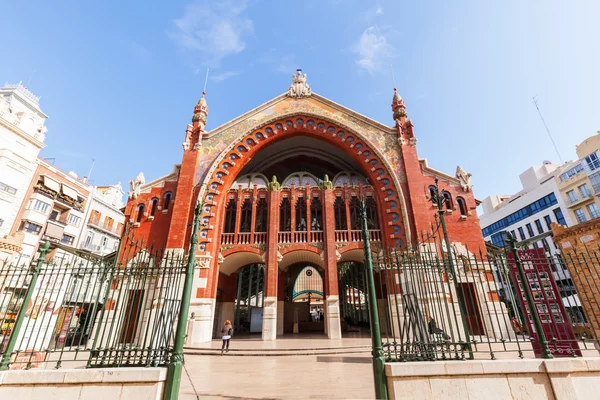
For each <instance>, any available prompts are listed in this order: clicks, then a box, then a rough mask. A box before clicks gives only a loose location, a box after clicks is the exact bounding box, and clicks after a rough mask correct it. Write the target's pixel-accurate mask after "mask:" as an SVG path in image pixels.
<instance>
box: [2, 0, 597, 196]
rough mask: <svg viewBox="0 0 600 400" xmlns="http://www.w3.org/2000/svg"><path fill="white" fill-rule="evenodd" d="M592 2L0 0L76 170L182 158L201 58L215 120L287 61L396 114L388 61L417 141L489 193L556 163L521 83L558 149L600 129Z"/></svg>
mask: <svg viewBox="0 0 600 400" xmlns="http://www.w3.org/2000/svg"><path fill="white" fill-rule="evenodd" d="M83 3H85V4H83ZM492 3H494V4H492ZM57 4H60V5H59V6H57ZM598 15H600V2H598V1H594V0H590V1H583V0H582V1H578V0H577V1H571V2H565V1H559V0H527V1H523V0H506V1H501V2H500V1H497V2H491V1H476V0H472V1H460V0H456V1H451V2H450V1H429V2H417V1H412V2H409V1H398V0H394V1H381V2H373V3H371V2H365V1H341V0H339V1H331V0H330V1H314V0H305V1H295V2H288V1H272V2H270V1H259V0H250V1H231V2H228V1H223V2H207V1H200V2H179V1H170V2H160V3H159V2H156V3H155V4H152V3H151V2H141V1H138V2H133V1H131V2H116V1H113V2H109V1H106V2H94V3H89V2H78V1H70V2H69V1H64V2H59V3H55V2H37V4H31V2H30V3H28V4H24V3H23V2H6V4H3V5H2V16H3V18H2V20H3V37H4V39H5V40H4V41H3V56H2V62H1V63H0V80H4V81H8V82H18V81H20V80H22V81H23V82H24V83H25V82H29V84H28V85H29V88H30V90H32V91H33V92H34V93H35V94H36V95H38V96H41V97H42V99H41V106H42V108H43V110H44V111H45V112H46V113H47V114H48V115H49V116H50V119H49V120H48V122H47V126H48V129H49V131H48V134H47V139H46V143H47V145H48V147H47V148H46V149H44V150H43V151H42V155H43V156H44V157H53V158H55V159H56V164H57V165H59V166H60V167H62V168H63V169H66V170H74V171H75V172H77V173H78V174H79V175H80V176H82V175H86V174H87V172H88V170H89V168H90V165H91V159H92V158H95V159H96V164H95V167H94V170H93V172H92V176H91V179H92V181H93V182H94V183H95V184H109V183H115V182H117V181H121V182H122V183H123V186H124V188H125V189H126V188H127V182H128V181H129V180H130V179H132V178H133V177H134V176H135V175H136V174H137V173H138V172H139V171H143V172H144V174H145V176H146V179H147V180H151V179H154V178H157V177H159V176H161V175H164V174H167V173H169V172H170V171H171V169H172V166H173V164H176V163H179V162H180V160H181V155H182V148H181V143H182V140H183V137H184V133H185V127H186V125H187V124H188V123H189V121H190V118H191V115H192V110H193V107H194V104H195V103H196V101H197V100H198V99H199V97H200V95H201V92H202V87H203V85H204V76H205V70H206V68H210V69H211V72H210V79H209V83H208V90H207V92H208V94H207V99H208V105H209V108H210V114H209V117H208V124H207V129H213V128H215V127H217V126H219V125H221V124H222V123H224V122H226V121H228V120H230V119H232V118H234V117H236V116H237V115H239V114H241V113H243V112H245V111H247V110H249V109H252V108H254V107H256V106H257V105H259V104H261V103H263V102H265V101H267V100H269V99H271V98H273V97H275V96H277V95H279V94H281V93H282V92H284V91H285V90H286V89H287V87H288V86H289V84H290V81H291V78H290V75H291V74H292V73H293V72H294V70H295V69H296V68H302V69H303V70H304V72H306V73H308V82H309V84H310V85H311V87H312V89H313V91H315V92H317V93H319V94H321V95H324V96H326V97H328V98H330V99H332V100H334V101H336V102H338V103H340V104H343V105H345V106H347V107H349V108H351V109H353V110H356V111H357V112H360V113H362V114H364V115H366V116H368V117H371V118H373V119H376V120H378V121H381V122H383V123H385V124H388V125H392V123H393V121H392V117H391V115H392V113H391V109H390V103H391V98H392V88H393V83H392V78H391V75H390V71H389V64H393V65H394V71H395V79H396V86H397V87H398V91H399V93H400V94H401V95H402V97H403V98H404V100H405V102H406V105H407V111H408V114H409V117H410V118H412V120H413V122H414V125H415V132H416V135H417V137H418V139H419V141H418V151H419V155H420V156H421V157H424V158H427V159H428V160H429V164H430V165H431V166H432V167H434V168H437V169H440V170H442V171H445V172H447V173H450V174H453V173H454V171H455V168H456V165H457V164H460V165H462V166H463V167H464V168H465V170H467V171H470V172H472V173H473V183H474V184H475V188H474V190H475V195H476V196H477V197H478V198H480V199H483V198H484V197H485V196H487V195H490V194H495V193H513V192H515V191H518V190H519V188H520V186H519V180H518V174H519V173H520V172H521V171H522V170H524V169H526V168H527V167H529V166H530V165H532V164H540V163H541V162H542V161H543V160H546V159H548V160H551V161H553V162H558V161H559V160H558V156H557V155H556V153H555V151H554V149H553V147H552V144H551V142H550V141H549V139H548V137H547V134H546V132H545V130H544V127H543V125H542V122H541V121H540V118H539V116H538V114H537V111H536V110H535V107H534V105H533V103H532V97H533V96H537V98H538V101H539V105H540V108H541V110H542V112H543V114H544V117H545V119H546V122H547V124H548V126H549V128H550V131H551V132H552V134H553V135H554V138H555V140H556V142H557V145H558V147H559V149H560V152H561V155H562V158H563V159H564V160H565V161H566V160H570V159H573V158H575V145H576V144H577V143H579V142H580V141H582V140H583V139H584V138H586V137H588V136H591V135H592V134H594V133H595V132H596V131H597V130H598V129H600V112H599V110H600V69H599V65H600V40H599V39H600V24H599V23H598ZM2 83H4V82H2Z"/></svg>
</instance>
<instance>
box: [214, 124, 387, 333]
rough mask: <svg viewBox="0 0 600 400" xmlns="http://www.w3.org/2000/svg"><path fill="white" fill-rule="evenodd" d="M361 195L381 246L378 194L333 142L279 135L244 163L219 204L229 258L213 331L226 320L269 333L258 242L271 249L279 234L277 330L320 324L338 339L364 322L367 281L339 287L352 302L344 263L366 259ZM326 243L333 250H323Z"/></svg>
mask: <svg viewBox="0 0 600 400" xmlns="http://www.w3.org/2000/svg"><path fill="white" fill-rule="evenodd" d="M267 176H269V177H271V178H270V179H268V178H267ZM274 182H277V184H274ZM361 199H364V201H365V204H366V207H367V225H368V228H369V237H370V239H371V241H372V242H373V243H374V245H377V244H379V245H380V244H381V242H382V232H381V229H380V227H381V226H382V221H381V220H380V215H381V212H380V210H379V207H378V203H379V196H378V193H377V191H376V189H375V188H374V186H373V185H371V182H370V180H369V178H368V177H367V176H365V174H364V172H363V170H362V168H361V166H360V165H359V164H358V163H357V162H356V161H355V160H353V159H352V158H351V157H349V156H348V155H347V154H345V153H344V152H343V151H341V150H339V149H338V148H336V147H335V146H333V145H331V144H328V143H326V142H323V141H321V140H318V139H315V138H311V137H306V136H303V135H299V136H294V137H291V138H289V139H286V140H280V141H277V142H275V143H274V144H273V145H271V146H269V147H267V148H266V149H264V150H263V151H262V152H260V153H259V154H257V155H256V156H255V157H254V158H253V159H252V160H251V161H250V162H249V163H248V164H246V165H245V166H244V167H243V169H241V171H240V172H239V173H238V175H237V176H236V177H235V180H234V182H233V184H232V185H231V188H230V189H229V191H228V192H227V195H226V196H224V202H223V203H222V204H223V205H224V207H223V211H224V212H223V216H222V218H223V219H222V221H223V222H222V225H221V226H222V231H221V234H220V249H221V254H222V255H223V260H222V263H221V264H220V267H219V277H218V283H217V296H216V304H215V310H216V312H215V313H214V323H213V327H214V332H213V333H214V335H215V336H217V335H218V332H217V330H216V327H218V326H221V325H222V324H223V323H224V321H226V320H231V321H233V322H234V326H236V327H237V331H238V332H239V333H246V332H247V333H261V332H263V327H264V325H263V321H264V320H265V310H264V306H265V297H268V295H267V296H265V282H266V284H267V285H268V284H269V282H268V280H266V281H265V279H264V276H265V264H264V262H263V263H256V258H257V254H256V250H259V251H261V250H262V249H263V248H265V249H266V247H267V245H268V243H269V242H270V241H271V240H272V239H273V238H274V239H275V240H274V242H276V244H277V257H278V262H277V274H278V277H277V281H276V282H277V287H276V291H275V293H276V296H277V297H276V301H277V305H276V307H277V308H276V309H277V312H278V314H277V316H276V318H275V319H274V325H275V326H274V327H273V328H272V329H273V330H274V332H273V333H274V334H275V336H276V335H277V334H279V335H281V334H286V333H303V332H321V333H326V334H327V335H328V337H330V338H339V337H340V335H341V334H342V333H343V332H344V331H353V330H357V329H358V328H359V326H360V325H361V323H364V322H365V321H367V320H368V319H367V318H366V305H365V298H364V295H359V293H363V292H364V289H362V288H361V289H359V288H358V287H353V286H349V289H348V290H350V291H351V292H352V293H353V295H355V296H354V297H349V296H346V295H343V296H341V297H342V298H343V299H348V301H349V302H348V303H344V304H340V303H339V301H340V291H339V283H340V280H339V279H338V278H339V268H340V266H343V265H346V264H347V262H348V261H359V262H360V261H362V232H361V221H360V217H359V204H360V200H361ZM269 227H270V228H271V229H269ZM328 251H329V252H330V253H333V256H334V257H327V252H328ZM263 254H264V253H263ZM330 255H331V254H330ZM332 270H334V271H332ZM267 275H268V273H267ZM357 282H358V281H357ZM360 282H363V281H362V279H361V280H360ZM353 310H354V311H353ZM359 310H360V312H358V311H359ZM263 333H265V335H267V334H268V333H269V332H263Z"/></svg>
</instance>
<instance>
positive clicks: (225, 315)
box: [215, 264, 265, 335]
mask: <svg viewBox="0 0 600 400" xmlns="http://www.w3.org/2000/svg"><path fill="white" fill-rule="evenodd" d="M264 286H265V268H264V265H262V264H251V265H247V266H245V267H243V268H240V269H239V270H238V271H237V276H236V278H235V300H234V301H233V303H232V304H231V306H232V307H233V309H231V308H230V307H229V304H227V303H226V302H225V300H226V299H225V298H224V297H225V296H223V298H222V300H223V301H222V302H220V304H218V306H217V309H218V310H219V311H220V312H218V313H215V324H216V332H217V335H218V334H219V333H220V328H221V326H222V325H223V323H224V322H225V320H230V321H231V322H232V323H233V326H234V329H235V334H236V335H249V334H260V333H261V332H262V319H263V307H264ZM227 289H229V290H231V288H224V289H223V290H225V291H226V290H227ZM219 316H221V318H220V319H219V320H217V319H218V317H219ZM217 323H218V324H217Z"/></svg>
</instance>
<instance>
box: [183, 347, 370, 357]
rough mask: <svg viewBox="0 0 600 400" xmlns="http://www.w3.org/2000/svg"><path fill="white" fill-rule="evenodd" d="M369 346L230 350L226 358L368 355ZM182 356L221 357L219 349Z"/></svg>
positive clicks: (188, 350)
mask: <svg viewBox="0 0 600 400" xmlns="http://www.w3.org/2000/svg"><path fill="white" fill-rule="evenodd" d="M370 353H371V346H349V347H329V348H326V347H315V348H303V349H300V348H297V349H260V348H256V349H236V348H230V349H229V352H228V353H225V354H224V355H228V356H254V357H262V356H312V355H315V356H316V355H328V354H337V355H340V354H370ZM184 354H189V355H203V356H215V355H218V356H220V355H221V349H220V348H193V347H186V348H184Z"/></svg>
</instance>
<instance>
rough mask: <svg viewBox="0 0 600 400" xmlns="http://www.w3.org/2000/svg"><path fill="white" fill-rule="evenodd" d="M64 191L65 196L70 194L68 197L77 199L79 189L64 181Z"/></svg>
mask: <svg viewBox="0 0 600 400" xmlns="http://www.w3.org/2000/svg"><path fill="white" fill-rule="evenodd" d="M62 192H63V194H64V195H65V196H68V197H70V198H72V199H73V200H75V201H77V191H76V190H75V189H73V188H72V187H70V186H67V185H65V184H64V183H63V185H62Z"/></svg>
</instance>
